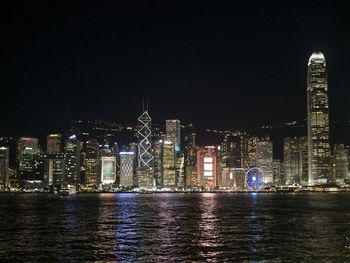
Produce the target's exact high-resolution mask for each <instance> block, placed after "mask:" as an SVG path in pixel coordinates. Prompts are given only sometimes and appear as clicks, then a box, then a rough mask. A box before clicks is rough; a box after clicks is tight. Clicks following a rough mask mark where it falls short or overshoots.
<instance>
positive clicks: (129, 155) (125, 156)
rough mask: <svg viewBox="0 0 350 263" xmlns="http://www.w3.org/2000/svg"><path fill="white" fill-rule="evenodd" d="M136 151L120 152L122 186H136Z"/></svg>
mask: <svg viewBox="0 0 350 263" xmlns="http://www.w3.org/2000/svg"><path fill="white" fill-rule="evenodd" d="M134 159H135V154H134V152H120V186H121V187H133V186H134Z"/></svg>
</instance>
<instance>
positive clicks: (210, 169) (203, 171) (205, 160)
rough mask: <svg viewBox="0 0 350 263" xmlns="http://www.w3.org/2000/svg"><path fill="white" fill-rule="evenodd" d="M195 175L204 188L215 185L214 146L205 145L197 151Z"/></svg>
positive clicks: (210, 187) (211, 187)
mask: <svg viewBox="0 0 350 263" xmlns="http://www.w3.org/2000/svg"><path fill="white" fill-rule="evenodd" d="M197 175H198V182H199V184H200V186H202V187H204V188H205V189H213V188H215V187H216V148H215V147H213V146H206V147H203V148H200V149H199V150H198V152H197Z"/></svg>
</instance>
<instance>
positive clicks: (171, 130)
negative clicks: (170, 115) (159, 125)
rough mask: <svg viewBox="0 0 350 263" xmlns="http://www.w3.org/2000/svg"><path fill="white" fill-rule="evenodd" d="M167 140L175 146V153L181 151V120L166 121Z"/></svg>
mask: <svg viewBox="0 0 350 263" xmlns="http://www.w3.org/2000/svg"><path fill="white" fill-rule="evenodd" d="M165 123H166V140H167V141H171V142H173V143H174V145H175V151H180V139H181V138H180V133H181V126H180V121H179V120H166V121H165Z"/></svg>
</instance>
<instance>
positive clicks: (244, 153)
mask: <svg viewBox="0 0 350 263" xmlns="http://www.w3.org/2000/svg"><path fill="white" fill-rule="evenodd" d="M257 142H258V138H257V137H254V136H249V135H248V134H244V133H243V134H241V135H240V157H241V166H242V168H245V169H246V170H248V169H249V168H251V167H254V166H256V144H257Z"/></svg>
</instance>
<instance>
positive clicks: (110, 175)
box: [101, 156, 117, 184]
mask: <svg viewBox="0 0 350 263" xmlns="http://www.w3.org/2000/svg"><path fill="white" fill-rule="evenodd" d="M116 168H117V164H116V158H115V157H114V156H109V157H106V156H104V157H102V158H101V182H102V184H113V183H114V182H115V179H116Z"/></svg>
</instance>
